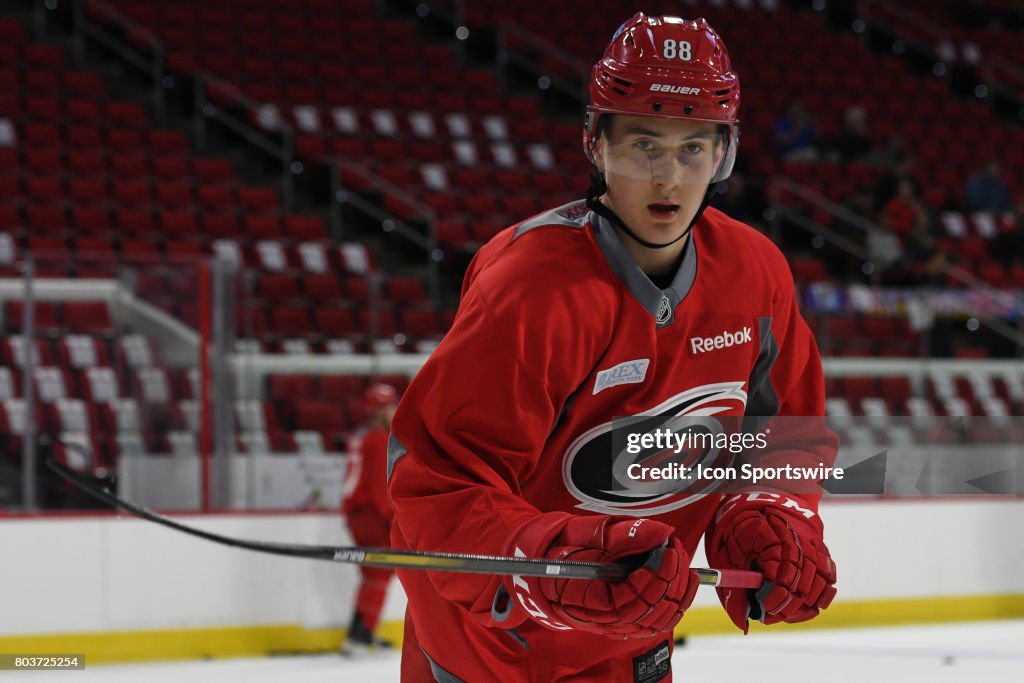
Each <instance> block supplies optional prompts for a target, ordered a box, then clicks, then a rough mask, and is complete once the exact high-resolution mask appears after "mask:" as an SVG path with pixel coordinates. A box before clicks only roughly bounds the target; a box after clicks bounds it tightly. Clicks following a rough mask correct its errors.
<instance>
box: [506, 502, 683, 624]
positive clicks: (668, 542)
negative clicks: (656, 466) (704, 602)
mask: <svg viewBox="0 0 1024 683" xmlns="http://www.w3.org/2000/svg"><path fill="white" fill-rule="evenodd" d="M673 532H674V529H673V528H672V527H670V526H668V525H666V524H662V523H661V522H656V521H654V520H650V519H616V518H614V517H608V516H605V515H594V516H586V517H583V516H578V515H571V514H568V513H563V512H549V513H545V514H542V515H539V516H537V517H535V518H534V519H532V520H530V521H529V522H527V523H526V524H524V525H523V526H522V527H520V528H519V530H518V531H516V533H514V534H512V536H511V538H510V539H509V544H508V549H507V550H508V552H509V553H513V554H515V555H518V556H526V557H538V558H540V557H543V558H547V559H553V560H570V561H576V562H614V561H616V560H620V559H623V558H626V557H630V556H635V555H648V554H649V557H648V558H647V559H646V561H645V562H644V564H643V565H641V566H640V567H639V568H638V569H637V570H635V571H633V572H632V573H630V574H629V576H628V577H627V578H626V580H624V581H622V582H618V583H611V582H608V581H600V580H585V579H558V578H547V577H533V576H512V577H509V578H508V579H506V588H507V590H508V592H509V594H510V595H512V596H514V599H515V600H516V602H517V603H518V604H519V605H520V606H521V607H523V608H524V609H525V610H526V612H527V613H528V614H529V615H530V616H531V617H532V618H533V619H534V620H535V621H538V622H539V623H541V624H543V625H544V626H547V627H548V628H551V629H554V630H559V631H561V630H569V629H578V630H581V631H588V632H590V633H599V634H601V635H605V636H609V637H615V638H645V637H649V636H653V635H655V634H657V633H660V632H664V631H670V630H671V629H672V627H673V626H675V624H676V622H678V621H679V619H680V618H681V617H682V616H683V611H684V610H686V608H687V607H689V606H690V603H691V602H693V597H694V595H695V594H696V592H697V586H698V585H699V581H698V579H697V576H696V573H695V572H692V571H690V570H689V566H690V555H689V553H687V552H686V551H685V550H684V549H683V546H682V544H681V543H680V542H679V540H678V539H677V538H676V537H675V536H673Z"/></svg>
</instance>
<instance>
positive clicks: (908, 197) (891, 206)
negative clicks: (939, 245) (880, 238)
mask: <svg viewBox="0 0 1024 683" xmlns="http://www.w3.org/2000/svg"><path fill="white" fill-rule="evenodd" d="M879 222H880V223H881V224H882V227H884V228H887V229H888V230H890V231H892V232H894V233H897V234H899V235H910V234H911V233H912V232H914V231H915V230H918V229H921V227H922V225H923V226H924V228H927V227H928V213H927V211H925V208H924V203H923V202H922V201H921V199H920V198H919V197H918V196H917V193H916V192H915V191H914V186H913V184H912V183H911V182H910V181H909V180H907V179H904V180H901V181H900V182H899V184H898V185H897V186H896V196H895V197H893V198H892V199H890V200H889V201H888V202H886V204H885V206H884V207H882V215H881V216H880V217H879Z"/></svg>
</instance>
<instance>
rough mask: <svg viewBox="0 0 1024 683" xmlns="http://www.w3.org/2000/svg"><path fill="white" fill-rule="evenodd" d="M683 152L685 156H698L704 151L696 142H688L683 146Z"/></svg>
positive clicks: (702, 146)
mask: <svg viewBox="0 0 1024 683" xmlns="http://www.w3.org/2000/svg"><path fill="white" fill-rule="evenodd" d="M683 151H684V152H686V153H687V154H700V153H701V152H703V151H704V145H701V144H699V143H696V142H688V143H686V144H685V145H683Z"/></svg>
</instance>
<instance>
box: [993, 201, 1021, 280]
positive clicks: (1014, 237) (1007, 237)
mask: <svg viewBox="0 0 1024 683" xmlns="http://www.w3.org/2000/svg"><path fill="white" fill-rule="evenodd" d="M992 252H993V253H996V254H1000V255H1001V256H1002V258H1003V263H1005V264H1006V265H1007V266H1010V265H1013V264H1014V263H1021V264H1024V194H1021V195H1020V196H1019V197H1017V205H1016V207H1014V210H1013V211H1012V212H1010V213H1007V214H1004V215H1003V216H1002V219H1001V220H1000V229H999V234H998V235H996V238H995V242H994V243H993V244H992Z"/></svg>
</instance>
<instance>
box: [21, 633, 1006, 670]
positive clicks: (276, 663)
mask: <svg viewBox="0 0 1024 683" xmlns="http://www.w3.org/2000/svg"><path fill="white" fill-rule="evenodd" d="M570 655H571V653H566V656H570ZM672 668H673V671H674V680H675V681H676V682H677V683H678V682H681V681H685V682H694V681H696V682H704V681H707V682H712V683H728V682H731V681H737V682H742V683H746V682H748V681H757V682H758V683H771V682H778V683H846V682H848V681H850V682H852V681H857V682H858V683H859V682H862V681H868V682H869V683H897V682H899V683H906V682H908V681H910V682H916V681H927V682H928V683H946V682H948V681H965V682H966V681H969V682H971V683H980V682H981V681H985V682H986V683H989V682H991V681H1006V682H1008V683H1009V682H1013V683H1020V682H1021V681H1024V620H1007V621H992V622H979V623H968V624H955V625H953V624H949V625H937V626H918V627H901V628H873V629H856V630H833V631H807V632H790V633H785V632H781V633H778V632H777V633H759V634H757V635H752V636H748V637H746V638H744V637H741V636H738V635H736V636H715V637H711V636H704V637H696V638H691V639H690V640H689V641H688V642H687V643H686V645H685V646H684V647H681V648H677V649H676V653H675V655H674V657H673V658H672ZM398 672H399V655H398V654H397V653H387V654H384V655H374V658H371V659H364V660H357V661H352V660H345V659H342V658H341V657H339V656H334V655H322V656H315V657H306V656H303V657H267V658H260V659H231V660H217V661H202V662H199V661H195V662H180V663H164V664H145V665H139V664H131V665H114V666H88V664H87V668H86V669H85V670H83V671H76V672H74V673H69V672H65V671H60V672H22V673H21V675H22V676H23V677H24V678H25V680H31V681H33V682H34V683H45V682H50V681H53V682H56V683H70V682H73V683H101V682H102V683H128V682H129V681H131V682H132V683H171V682H172V681H173V682H174V683H178V682H180V681H188V683H206V682H210V683H212V682H214V681H216V682H217V683H243V682H244V683H269V682H271V681H275V682H276V681H281V682H285V683H321V682H322V683H349V682H352V683H354V682H356V681H372V683H391V682H395V683H397V682H398V680H399V674H398Z"/></svg>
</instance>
